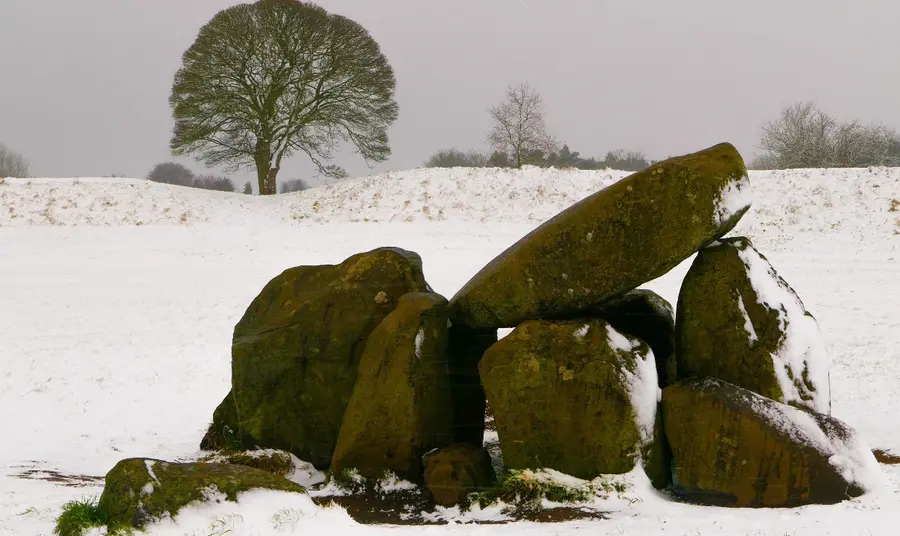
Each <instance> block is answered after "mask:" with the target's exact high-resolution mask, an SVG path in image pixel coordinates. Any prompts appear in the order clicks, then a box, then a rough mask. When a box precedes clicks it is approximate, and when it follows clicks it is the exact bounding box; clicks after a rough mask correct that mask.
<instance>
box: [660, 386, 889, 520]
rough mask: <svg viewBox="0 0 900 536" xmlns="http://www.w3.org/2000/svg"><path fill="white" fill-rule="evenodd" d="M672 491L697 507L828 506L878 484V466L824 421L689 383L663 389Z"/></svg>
mask: <svg viewBox="0 0 900 536" xmlns="http://www.w3.org/2000/svg"><path fill="white" fill-rule="evenodd" d="M662 407H663V418H664V421H665V430H666V436H667V437H668V440H669V444H670V446H671V448H672V455H673V476H674V479H675V487H676V489H677V490H678V491H679V492H680V493H682V494H683V495H685V496H686V497H687V498H689V499H692V500H695V501H697V502H701V503H703V504H713V505H720V506H737V507H785V506H800V505H804V504H832V503H836V502H840V501H843V500H845V499H848V498H852V497H856V496H859V495H861V494H862V493H863V492H864V491H868V490H869V489H872V488H873V487H876V486H878V485H879V479H880V471H879V468H878V462H876V461H875V457H874V456H873V455H872V452H871V450H870V449H869V448H868V447H867V446H866V444H865V442H864V441H862V440H861V439H860V438H859V437H858V436H857V434H856V433H855V432H854V431H853V430H852V429H851V428H850V427H849V426H847V425H846V424H844V423H843V422H841V421H839V420H837V419H835V418H833V417H829V416H828V415H822V414H813V413H809V412H806V411H802V410H799V409H797V408H794V407H791V406H788V405H786V404H781V403H778V402H775V401H773V400H770V399H768V398H765V397H763V396H761V395H758V394H756V393H754V392H752V391H749V390H747V389H742V388H741V387H738V386H736V385H732V384H730V383H727V382H724V381H721V380H716V379H711V378H702V379H692V380H685V381H683V382H679V383H677V384H675V385H671V386H669V387H667V388H666V389H664V390H663V398H662Z"/></svg>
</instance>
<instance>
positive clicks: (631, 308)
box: [590, 289, 676, 387]
mask: <svg viewBox="0 0 900 536" xmlns="http://www.w3.org/2000/svg"><path fill="white" fill-rule="evenodd" d="M590 312H591V313H596V316H599V317H600V318H602V319H604V320H606V321H607V322H609V323H610V324H612V327H613V328H615V329H616V331H619V332H621V333H625V334H626V335H631V336H633V337H637V338H638V339H640V340H642V341H644V342H646V343H647V344H648V345H649V346H650V349H651V350H653V356H654V357H655V358H656V373H657V375H658V376H659V386H660V387H666V386H667V385H669V384H670V383H673V382H674V381H675V379H676V378H675V377H676V370H675V312H674V310H673V309H672V304H670V303H669V302H668V301H666V300H665V298H663V297H662V296H660V295H659V294H657V293H655V292H653V291H652V290H647V289H637V290H632V291H631V292H628V293H626V294H624V295H622V296H619V297H616V298H613V299H612V300H609V301H607V302H604V303H603V304H602V305H600V306H598V307H596V308H594V309H591V311H590Z"/></svg>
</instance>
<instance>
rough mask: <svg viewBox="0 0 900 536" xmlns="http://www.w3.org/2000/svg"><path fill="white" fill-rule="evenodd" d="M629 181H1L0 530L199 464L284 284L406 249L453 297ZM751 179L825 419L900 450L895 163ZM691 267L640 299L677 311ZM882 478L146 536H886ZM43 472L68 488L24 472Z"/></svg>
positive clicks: (749, 228) (296, 509)
mask: <svg viewBox="0 0 900 536" xmlns="http://www.w3.org/2000/svg"><path fill="white" fill-rule="evenodd" d="M624 175H625V174H624V173H620V172H573V171H562V170H537V169H526V170H523V171H518V172H508V171H499V170H466V169H457V170H413V171H408V172H399V173H393V174H389V175H382V176H376V177H370V178H365V179H359V180H355V181H347V182H343V183H339V184H336V185H332V186H328V187H322V188H316V189H313V190H309V191H306V192H300V193H297V194H290V195H286V196H277V197H276V198H274V199H262V198H258V197H250V196H244V195H241V194H224V193H218V192H206V191H199V190H192V189H188V188H181V187H172V186H165V185H159V184H153V183H148V182H146V181H141V180H122V179H76V180H73V179H32V180H18V179H12V180H10V179H7V180H6V181H5V182H4V183H3V184H0V535H5V534H50V533H51V531H52V527H53V522H54V519H55V517H56V515H57V514H58V512H59V507H60V506H61V505H62V504H63V503H64V502H66V501H68V500H71V499H75V498H81V497H84V496H91V495H97V494H99V492H100V490H101V486H102V482H93V483H92V482H82V483H83V484H85V485H84V486H82V487H71V486H66V485H63V484H65V483H66V481H67V482H69V483H71V482H72V480H71V478H73V477H102V476H103V475H104V474H105V473H106V471H108V470H109V469H110V468H111V467H112V466H113V465H114V464H115V462H117V461H118V460H120V459H122V458H125V457H130V456H150V457H154V458H162V459H169V460H173V461H174V460H178V459H184V458H192V457H195V456H196V455H197V450H198V447H197V446H198V443H199V441H200V438H201V436H202V434H203V432H204V431H205V428H206V426H207V424H208V422H209V419H210V417H211V415H212V411H213V409H214V408H215V407H216V405H217V404H218V403H219V402H220V400H221V399H222V397H223V396H224V395H225V393H226V392H227V390H228V388H229V381H230V341H231V331H232V329H233V327H234V324H235V323H236V322H237V321H238V319H239V318H240V316H241V315H242V314H243V312H244V310H245V308H246V307H247V305H248V304H249V303H250V301H251V300H252V298H253V297H254V296H255V295H256V293H257V292H258V291H259V290H260V289H261V288H262V286H263V285H264V284H265V283H266V282H267V281H268V280H269V279H270V278H271V277H273V276H274V275H277V274H278V273H280V272H281V271H282V270H283V269H285V268H287V267H290V266H295V265H299V264H319V263H337V262H340V261H342V260H343V259H344V258H346V257H348V256H350V255H351V254H353V253H356V252H359V251H363V250H368V249H372V248H375V247H378V246H383V245H394V246H400V247H404V248H407V249H411V250H414V251H417V252H418V253H420V254H421V256H422V258H423V259H424V263H425V273H426V277H427V279H428V280H429V282H430V283H431V285H432V287H434V289H435V290H436V291H438V292H441V293H442V294H444V295H446V296H448V297H449V296H450V295H452V294H453V293H454V292H455V291H456V290H457V289H458V288H460V287H461V286H462V285H463V284H464V283H465V282H466V280H467V279H468V278H469V277H471V276H472V275H473V274H474V273H475V272H477V271H478V269H479V268H481V266H482V265H483V264H484V263H486V262H487V261H489V260H490V259H491V258H493V257H494V256H495V255H496V254H498V253H500V252H501V251H502V250H503V249H505V248H506V247H507V246H509V245H510V244H512V243H513V242H514V241H515V240H517V239H518V238H520V237H521V236H522V235H523V234H525V233H526V232H528V231H529V230H531V229H532V228H533V227H534V226H535V225H537V224H538V223H540V222H541V221H544V220H545V219H547V218H549V217H551V216H552V215H554V214H555V213H556V212H558V211H559V210H561V209H563V208H565V207H566V206H568V205H570V204H571V203H573V202H575V201H577V200H578V199H581V198H582V197H584V196H586V195H588V194H590V193H592V192H593V191H596V190H598V189H600V188H602V187H603V186H606V185H608V184H610V183H612V182H613V181H615V180H617V179H618V178H621V177H622V176H624ZM751 180H752V182H753V189H754V193H755V201H754V207H753V209H752V210H751V212H750V213H748V214H747V215H746V216H745V217H744V220H743V221H742V223H741V224H740V225H739V227H738V229H736V230H735V231H734V232H733V233H732V234H746V235H747V236H750V237H751V239H753V242H754V246H755V247H756V248H757V249H759V250H760V251H761V252H762V253H763V254H765V255H766V256H767V258H768V259H769V261H771V263H772V264H773V266H774V267H775V268H776V269H777V270H778V272H779V273H780V275H782V276H783V277H784V278H785V279H786V280H787V282H788V283H790V284H791V285H792V286H793V287H794V288H795V290H796V291H797V293H798V294H799V295H800V297H801V298H802V299H803V301H804V304H805V305H806V307H807V309H809V311H810V312H812V313H813V314H814V315H816V317H817V319H818V321H819V324H820V327H821V330H822V332H823V333H824V335H825V337H826V343H827V346H828V349H829V351H830V354H831V356H832V361H833V365H832V367H833V368H832V376H831V388H832V397H833V414H834V416H836V417H838V418H839V419H842V420H844V421H846V422H848V423H849V424H850V425H852V426H854V427H855V428H857V429H858V430H859V431H860V433H861V434H862V436H863V438H864V439H865V440H866V441H867V442H868V443H869V445H870V446H871V447H873V448H881V449H889V450H893V451H895V452H896V453H900V424H898V415H900V234H897V233H900V212H890V211H889V209H890V206H891V200H892V199H900V169H884V168H875V169H862V170H799V171H792V172H751ZM376 222H377V223H376ZM689 262H690V260H688V261H686V262H685V263H683V264H682V265H680V266H679V267H677V268H676V269H675V270H673V271H672V272H670V273H669V274H667V275H665V276H663V277H662V278H660V279H659V280H656V281H653V282H652V283H650V284H648V285H647V287H648V288H652V289H654V290H656V291H657V292H659V293H660V294H662V295H663V296H664V297H666V298H668V299H669V300H671V301H672V303H673V304H674V303H675V298H676V296H677V293H678V287H679V284H680V281H681V278H682V277H683V275H684V273H685V271H686V270H687V268H688V263H689ZM883 469H884V471H885V473H886V474H887V477H888V482H889V484H888V486H887V487H886V488H885V489H884V490H882V491H880V492H876V493H872V494H869V495H866V496H864V497H862V498H860V499H856V500H853V501H849V502H846V503H843V504H840V505H836V506H829V507H806V508H800V509H793V510H768V511H756V510H728V509H720V508H705V507H693V506H686V505H680V504H672V503H668V502H665V501H663V500H662V499H661V498H659V497H658V496H656V494H655V493H653V492H652V491H650V490H648V489H645V488H642V487H640V488H639V489H636V490H635V496H634V497H632V500H631V501H612V502H611V504H610V510H611V511H613V513H611V514H610V519H609V520H603V521H577V522H569V523H563V524H557V525H536V524H533V523H515V524H510V525H504V526H493V525H458V524H451V525H445V526H434V527H424V528H423V527H405V528H404V527H389V528H388V527H377V526H361V525H357V524H356V523H355V522H353V521H352V520H351V519H349V517H347V516H346V514H345V513H343V512H340V511H335V510H322V509H317V508H313V507H311V506H310V505H309V504H308V503H307V500H306V499H305V498H302V497H301V498H284V497H279V498H273V497H267V496H265V494H258V493H257V494H251V495H249V496H248V497H247V498H246V501H244V502H242V503H241V504H239V505H234V504H230V503H225V504H223V505H216V506H210V507H204V508H200V509H195V510H192V511H191V513H190V514H189V515H187V514H186V515H184V516H183V517H181V518H179V519H180V521H179V522H178V523H177V524H171V523H170V524H169V525H167V526H165V527H162V526H161V527H159V531H160V533H164V534H177V535H182V534H200V533H202V534H209V533H210V532H214V531H212V530H207V529H209V527H210V525H213V524H215V523H216V522H217V520H219V521H222V523H230V524H231V525H230V526H229V527H226V528H232V529H233V532H231V533H230V534H233V535H235V536H237V535H265V534H281V533H291V532H292V531H293V532H296V533H304V534H318V533H322V532H325V531H326V530H327V531H332V532H335V533H340V534H344V533H347V534H356V533H360V534H381V533H383V532H388V531H391V532H398V533H407V534H413V533H420V532H428V533H431V534H488V533H490V534H548V533H551V534H582V533H587V532H586V531H590V533H591V534H650V535H655V534H675V535H682V534H701V535H706V534H730V535H739V534H741V535H742V534H747V535H770V534H771V535H779V536H780V535H783V534H797V535H799V534H808V535H822V534H840V535H856V534H859V535H870V534H871V535H880V534H885V535H887V534H895V533H896V526H897V524H898V522H900V468H897V467H888V466H883ZM23 474H24V475H25V476H28V477H30V478H23V476H22V475H23ZM52 475H57V478H56V479H57V480H63V482H52V481H47V480H44V479H40V478H37V477H47V476H52ZM82 480H85V479H82ZM635 499H636V500H635ZM232 514H235V515H239V516H240V517H236V516H235V515H232ZM223 520H224V521H223ZM224 530H225V529H222V530H221V531H220V532H224Z"/></svg>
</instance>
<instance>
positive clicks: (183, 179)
mask: <svg viewBox="0 0 900 536" xmlns="http://www.w3.org/2000/svg"><path fill="white" fill-rule="evenodd" d="M147 179H149V180H151V181H153V182H161V183H164V184H175V185H178V186H188V187H191V188H201V189H203V190H216V191H219V192H233V191H234V190H235V187H234V183H233V182H231V179H229V178H228V177H223V176H220V175H195V174H194V172H193V171H191V170H190V169H188V168H187V167H185V166H183V165H181V164H179V163H177V162H163V163H161V164H157V165H156V166H154V167H153V169H152V170H150V173H149V174H148V175H147ZM251 191H252V189H251Z"/></svg>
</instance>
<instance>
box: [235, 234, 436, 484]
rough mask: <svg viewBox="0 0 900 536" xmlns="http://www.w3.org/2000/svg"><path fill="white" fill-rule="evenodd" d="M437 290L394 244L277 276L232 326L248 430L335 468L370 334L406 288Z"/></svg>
mask: <svg viewBox="0 0 900 536" xmlns="http://www.w3.org/2000/svg"><path fill="white" fill-rule="evenodd" d="M430 290H431V289H430V288H429V287H428V285H427V283H426V282H425V278H424V276H423V274H422V261H421V259H420V258H419V256H418V255H417V254H415V253H413V252H410V251H405V250H402V249H397V248H379V249H376V250H373V251H369V252H367V253H360V254H357V255H354V256H352V257H350V258H348V259H347V260H345V261H344V262H342V263H341V264H339V265H334V266H332V265H327V266H300V267H297V268H291V269H289V270H286V271H285V272H284V273H282V274H281V275H279V276H278V277H276V278H274V279H273V280H272V281H270V282H269V283H268V284H267V285H266V286H265V288H263V290H262V292H261V293H260V294H259V296H257V297H256V299H254V300H253V302H252V303H251V304H250V306H249V308H248V309H247V312H246V313H245V314H244V316H243V318H241V320H240V322H238V324H237V326H236V327H235V329H234V339H233V343H232V374H231V377H232V392H233V393H234V403H235V408H236V411H237V415H238V418H239V426H240V430H241V433H243V434H246V435H248V436H250V437H251V438H252V439H253V441H254V443H255V444H257V445H259V446H262V447H268V448H275V449H281V450H286V451H289V452H291V453H293V454H294V455H296V456H297V457H298V458H300V459H301V460H305V461H308V462H310V463H312V464H313V465H314V466H316V467H317V468H325V467H328V465H329V464H330V463H331V455H332V453H333V452H334V446H335V442H336V440H337V435H338V431H339V430H340V426H341V420H342V417H343V415H344V410H345V409H346V407H347V403H348V402H349V401H350V396H351V395H352V394H353V387H354V385H355V384H356V376H357V370H358V368H359V360H360V357H361V356H362V353H363V349H364V348H365V345H366V340H367V339H368V337H369V334H370V333H372V330H374V329H375V327H376V326H377V325H378V324H379V323H381V321H382V320H384V318H385V317H386V316H387V315H388V314H389V313H390V312H391V311H393V310H394V307H395V306H396V304H397V300H398V299H399V298H400V296H402V295H404V294H407V293H409V292H427V291H430Z"/></svg>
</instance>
